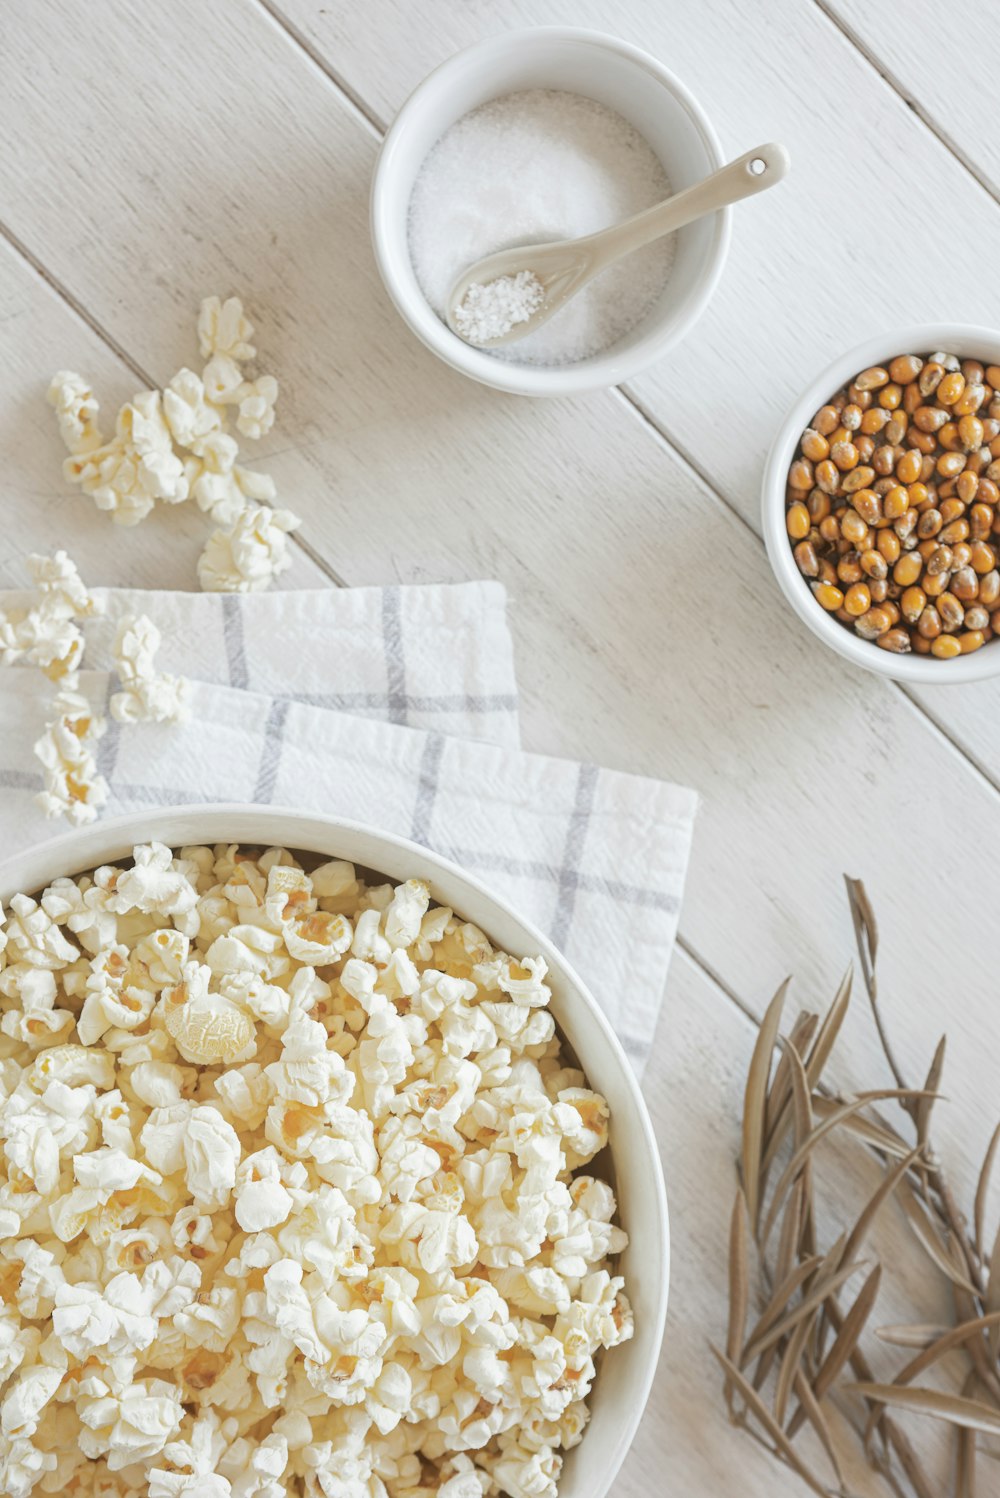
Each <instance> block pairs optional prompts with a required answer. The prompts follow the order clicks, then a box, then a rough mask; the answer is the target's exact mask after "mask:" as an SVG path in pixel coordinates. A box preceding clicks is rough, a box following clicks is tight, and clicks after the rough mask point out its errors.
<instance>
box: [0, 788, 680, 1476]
mask: <svg viewBox="0 0 1000 1498" xmlns="http://www.w3.org/2000/svg"><path fill="white" fill-rule="evenodd" d="M154 840H155V841H158V842H162V843H166V844H167V845H168V847H172V848H177V847H180V846H182V845H184V844H186V843H209V844H211V843H226V842H240V843H249V844H255V845H257V846H258V847H259V846H263V847H271V846H274V845H277V846H280V847H285V848H289V849H292V850H295V849H299V850H301V851H303V852H309V853H319V854H322V855H323V856H324V857H326V858H346V859H349V860H350V861H351V862H352V863H356V864H358V865H359V866H360V867H363V868H366V869H371V870H376V871H378V872H379V873H382V874H385V875H386V876H387V877H389V878H390V879H395V880H403V879H409V878H412V877H418V878H422V879H426V880H427V882H428V883H429V885H430V887H431V894H432V896H433V898H434V899H435V900H436V901H437V902H438V903H440V904H444V905H448V906H450V907H451V908H452V909H453V910H456V911H458V912H459V913H460V914H461V915H463V916H464V917H465V918H466V919H467V920H470V921H473V922H474V923H475V924H476V925H477V926H479V927H481V928H482V930H483V931H485V932H486V934H487V936H489V937H491V938H492V939H493V940H494V942H496V943H497V945H498V946H500V947H502V948H504V949H505V950H506V951H508V952H514V953H517V954H531V955H535V954H536V953H540V954H541V955H542V956H543V957H544V958H545V961H546V962H547V963H548V967H549V979H548V981H549V983H550V984H551V987H552V1010H553V1014H554V1015H555V1018H556V1020H557V1021H558V1024H559V1028H560V1030H561V1031H562V1033H563V1035H564V1036H565V1038H566V1040H567V1041H568V1042H569V1045H570V1047H571V1049H572V1050H573V1052H574V1053H575V1055H576V1057H577V1060H578V1061H579V1064H580V1066H581V1068H582V1069H583V1071H584V1072H585V1073H586V1076H587V1078H588V1080H589V1082H590V1084H591V1085H592V1086H593V1087H594V1088H595V1089H596V1090H597V1091H598V1092H601V1093H603V1095H604V1096H605V1097H606V1098H607V1100H608V1102H609V1104H610V1106H611V1130H610V1153H611V1178H612V1181H613V1184H614V1188H615V1192H616V1195H617V1198H618V1206H619V1216H620V1220H621V1223H622V1225H623V1227H625V1228H626V1230H627V1232H628V1234H629V1245H628V1247H627V1248H626V1250H625V1252H624V1253H623V1254H622V1257H621V1266H622V1273H623V1274H624V1276H625V1279H626V1287H627V1292H628V1295H629V1297H630V1299H631V1301H632V1305H633V1307H634V1310H635V1336H634V1337H633V1338H632V1339H631V1341H629V1342H626V1343H624V1344H623V1345H622V1346H621V1347H616V1348H615V1349H614V1351H613V1352H611V1353H610V1354H609V1355H608V1356H607V1357H606V1358H604V1359H602V1364H601V1367H600V1369H599V1371H598V1375H597V1378H596V1380H595V1383H594V1391H593V1394H592V1396H591V1398H590V1400H589V1401H588V1403H589V1405H590V1410H591V1418H590V1423H589V1424H588V1426H587V1429H586V1432H585V1433H584V1437H583V1442H582V1444H581V1445H580V1446H579V1447H577V1448H576V1449H574V1450H573V1451H570V1452H568V1453H567V1456H566V1465H565V1467H564V1469H563V1473H562V1476H561V1478H560V1480H559V1498H605V1495H606V1494H607V1493H608V1492H609V1490H610V1488H611V1484H612V1483H613V1481H614V1479H615V1475H616V1474H617V1472H618V1469H619V1467H620V1466H621V1464H622V1461H623V1460H624V1458H625V1455H626V1453H627V1451H628V1449H629V1446H630V1445H631V1443H632V1439H633V1437H634V1435H635V1431H636V1427H637V1426H638V1424H639V1420H640V1418H641V1416H642V1412H643V1409H644V1407H645V1404H646V1400H647V1399H648V1397H649V1391H650V1388H651V1386H652V1382H653V1374H654V1372H655V1370H656V1361H657V1357H658V1355H659V1351H660V1343H661V1341H662V1340H663V1326H664V1320H665V1318H666V1313H667V1285H668V1280H669V1274H670V1231H669V1225H668V1221H667V1198H666V1192H665V1191H664V1186H663V1173H662V1170H661V1168H660V1159H659V1153H658V1151H657V1146H656V1138H655V1136H654V1134H653V1126H652V1124H651V1122H650V1119H649V1114H648V1113H647V1111H646V1105H645V1103H644V1102H643V1099H642V1094H641V1092H640V1091H639V1085H638V1083H637V1081H636V1079H635V1075H634V1073H633V1071H632V1068H631V1067H630V1065H629V1063H628V1060H627V1058H626V1056H625V1052H624V1051H623V1050H622V1048H621V1045H620V1044H619V1042H618V1038H617V1036H616V1035H615V1033H614V1031H613V1030H612V1029H611V1026H610V1025H609V1024H608V1021H607V1020H606V1019H605V1017H604V1015H603V1013H602V1012H601V1010H600V1009H599V1008H598V1006H597V1003H596V1001H595V1000H594V999H593V998H592V997H591V995H590V993H589V992H588V991H587V989H586V988H585V987H584V985H583V983H582V982H581V981H580V979H579V978H578V977H577V976H576V974H575V973H574V971H573V969H572V968H571V967H570V966H569V965H568V963H567V962H566V961H565V959H564V958H563V957H562V956H561V955H560V954H559V952H558V951H557V950H556V948H555V947H553V946H552V944H551V942H549V941H548V940H547V938H546V937H544V936H543V935H542V934H541V932H540V931H537V930H536V929H535V927H534V926H532V925H530V924H529V922H527V921H526V920H524V919H523V918H522V917H521V916H519V915H517V914H515V912H514V911H513V910H512V909H511V908H510V906H509V905H507V904H506V903H505V902H504V901H503V900H501V899H498V898H497V896H496V895H494V894H492V893H491V892H490V891H489V890H488V889H487V888H486V886H485V885H483V884H481V883H480V882H479V880H478V879H474V878H473V877H472V876H471V875H469V874H466V873H465V872H464V870H462V869H460V868H459V867H458V866H457V865H456V864H453V863H450V862H449V861H448V860H447V859H444V858H439V857H438V855H437V854H436V853H430V852H428V850H427V849H426V848H421V847H419V846H418V845H417V844H416V843H411V842H407V840H406V839H405V838H401V837H394V836H392V835H391V834H390V833H386V832H377V831H375V830H374V829H373V828H370V827H364V826H362V825H360V824H359V823H357V822H345V821H338V820H337V819H335V818H333V817H321V816H314V815H312V814H311V813H306V812H296V811H293V810H291V809H285V808H283V807H262V806H244V805H233V806H225V805H223V806H178V807H168V808H164V809H161V810H149V811H144V812H133V813H130V814H129V815H127V816H122V817H113V818H109V819H108V820H107V821H104V822H95V823H94V824H93V825H92V826H90V827H82V828H80V829H78V830H77V831H75V832H70V833H67V834H65V835H64V836H62V837H56V838H50V839H49V840H47V841H46V842H43V843H39V844H37V845H36V846H35V847H34V848H31V849H29V850H26V851H25V852H23V853H18V854H15V855H14V857H12V858H9V859H7V860H5V861H4V862H3V863H2V864H0V901H3V903H4V905H6V904H7V902H8V901H9V899H10V897H11V895H12V894H16V893H17V892H18V891H25V892H28V893H30V892H32V891H35V890H39V889H43V888H44V887H45V886H46V885H47V884H50V883H51V882H52V881H53V880H54V879H56V878H57V877H58V876H59V875H61V874H69V875H72V874H78V873H84V872H85V871H87V870H88V869H93V868H95V867H97V865H99V864H102V863H110V862H114V861H116V860H117V859H120V858H127V857H128V856H129V855H130V854H131V852H132V848H133V845H134V844H136V843H145V842H150V841H154Z"/></svg>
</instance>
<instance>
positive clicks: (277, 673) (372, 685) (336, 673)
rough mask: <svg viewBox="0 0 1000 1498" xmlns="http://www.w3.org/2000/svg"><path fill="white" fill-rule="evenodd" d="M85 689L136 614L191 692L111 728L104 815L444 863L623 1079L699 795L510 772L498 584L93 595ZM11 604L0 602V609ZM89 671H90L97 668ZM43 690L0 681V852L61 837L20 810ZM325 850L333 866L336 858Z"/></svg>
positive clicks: (30, 676)
mask: <svg viewBox="0 0 1000 1498" xmlns="http://www.w3.org/2000/svg"><path fill="white" fill-rule="evenodd" d="M104 596H105V599H106V602H107V609H108V613H107V617H106V618H105V619H104V620H97V621H93V622H92V623H88V624H87V626H86V632H87V636H88V652H87V660H88V665H90V666H96V667H97V668H98V669H96V670H94V669H91V670H87V671H85V672H83V673H82V676H81V686H82V689H83V690H84V691H85V692H86V693H87V695H88V696H89V697H90V699H91V700H92V701H96V702H105V701H106V700H107V698H108V697H109V695H110V693H111V692H112V691H113V690H115V688H116V686H117V682H116V680H115V678H114V677H113V676H112V675H110V673H109V672H108V670H107V669H106V668H107V666H108V664H109V650H110V641H111V639H112V638H113V633H114V622H115V620H116V619H117V618H119V617H120V616H121V614H122V613H125V612H130V611H140V610H141V611H142V612H145V613H147V614H148V615H149V616H150V618H152V619H153V620H154V622H155V623H156V624H157V626H158V627H159V628H160V629H161V631H162V632H163V635H164V644H163V647H162V649H161V652H160V655H159V657H158V660H157V666H158V668H159V669H162V670H165V671H173V672H177V671H180V672H183V673H184V674H185V675H187V676H189V677H191V678H192V682H193V686H192V699H191V710H192V715H191V720H190V721H189V722H188V723H186V724H184V725H182V726H166V725H158V724H136V725H125V726H119V725H117V724H113V723H110V724H109V727H108V732H107V734H106V735H105V738H104V739H103V740H102V742H101V756H100V757H101V768H102V770H103V772H104V774H105V775H106V776H107V779H108V782H109V786H110V798H109V804H108V807H107V813H108V814H110V813H114V812H121V811H130V810H136V809H141V808H142V807H143V806H151V805H165V804H169V803H173V802H208V801H220V800H221V801H255V802H259V803H262V804H267V805H287V806H295V807H298V808H301V809H303V810H307V811H318V812H327V813H330V814H332V815H337V816H343V817H348V818H352V819H354V820H357V821H361V822H368V823H371V824H372V825H374V826H377V827H379V828H382V829H384V830H386V831H389V832H395V833H398V834H401V835H403V836H405V837H410V838H413V839H414V840H415V841H417V842H420V843H422V844H424V845H425V846H427V847H429V848H432V849H434V850H435V851H436V852H439V853H441V854H444V855H445V856H446V857H449V858H452V859H454V860H455V861H456V862H457V863H459V864H462V865H463V866H464V867H466V868H467V869H469V870H470V871H471V872H473V873H475V874H476V875H478V876H479V877H480V878H482V879H483V880H484V881H485V882H486V883H488V884H490V885H491V886H493V887H494V888H495V889H496V890H497V892H498V893H499V894H501V895H503V896H504V897H505V898H507V899H509V900H510V901H511V903H512V904H513V905H514V906H515V907H516V908H517V909H518V910H520V911H521V912H522V913H523V914H524V915H525V916H526V917H527V918H528V919H529V920H531V921H533V922H534V923H535V924H537V925H538V926H540V927H541V928H542V929H543V930H544V931H545V932H546V933H547V934H548V935H549V936H550V937H551V938H552V940H553V941H554V942H555V943H556V945H557V946H559V947H560V948H561V949H562V950H563V951H564V952H565V953H566V956H567V957H568V958H569V960H570V961H571V962H572V963H573V965H574V966H575V967H576V968H577V970H578V971H579V973H580V974H581V976H582V977H583V979H584V981H585V982H586V983H587V984H588V986H589V987H590V988H591V989H592V991H593V992H594V994H595V996H596V997H597V999H598V1001H599V1002H600V1003H601V1005H602V1006H603V1008H604V1009H605V1012H606V1013H607V1015H608V1017H609V1019H610V1020H611V1023H612V1025H613V1026H614V1028H615V1030H616V1032H617V1033H618V1035H619V1037H620V1039H621V1041H622V1044H623V1045H624V1047H625V1049H626V1051H627V1053H628V1055H629V1057H630V1059H631V1060H632V1063H633V1065H634V1066H635V1068H636V1070H637V1071H638V1072H641V1071H642V1068H643V1066H644V1064H645V1062H646V1060H647V1058H648V1055H649V1050H650V1047H651V1044H652V1040H653V1035H654V1031H655V1028H656V1021H657V1017H658V1014H659V1009H660V1005H661V1001H662V996H663V989H664V983H665V980H666V974H667V967H668V964H669V961H670V954H671V951H672V948H673V943H674V939H675V935H676V930H677V918H678V912H679V909H680V901H681V895H682V892H683V887H684V877H685V873H686V869H687V861H688V854H689V851H690V843H691V830H692V822H693V818H694V812H695V806H696V797H695V796H694V793H693V792H691V791H688V790H684V789H682V788H680V787H678V786H673V785H668V784H665V783H664V782H661V781H655V780H649V779H644V778H641V777H638V776H633V775H628V774H623V773H621V772H618V771H611V770H604V769H599V768H598V767H597V766H594V765H589V764H577V763H574V762H571V761H567V760H559V759H553V758H549V757H546V756H542V755H536V754H530V753H525V752H523V751H522V750H520V749H519V748H518V747H517V744H518V726H517V699H516V688H515V684H514V675H513V652H512V648H511V641H510V636H509V632H508V630H507V626H506V616H505V596H504V591H503V589H502V587H501V586H500V585H499V584H497V583H472V584H460V585H454V586H428V587H400V588H385V589H373V588H365V589H350V590H346V589H345V590H336V589H329V590H320V591H316V592H312V591H310V592H289V593H269V594H264V595H255V596H252V597H249V598H242V597H234V596H225V595H213V594H197V595H185V594H176V593H174V594H172V593H155V592H153V593H148V592H145V593H141V594H140V593H130V592H125V591H117V590H107V592H106V593H105V595H104ZM13 597H14V595H6V594H2V593H0V609H3V608H5V607H7V606H8V604H9V602H10V601H11V599H12V598H13ZM101 668H103V669H101ZM50 692H51V688H50V686H49V683H48V682H46V681H45V679H44V677H42V676H41V673H40V672H38V671H37V670H36V669H34V668H32V667H19V666H16V667H14V668H12V669H9V670H4V671H2V672H0V827H2V829H3V840H4V846H5V851H6V852H7V853H8V854H9V853H10V852H12V851H15V850H16V849H17V848H18V847H21V846H24V845H25V844H27V843H30V842H35V841H37V840H38V839H39V838H42V837H45V836H47V835H51V834H52V833H53V832H54V831H57V830H61V829H60V828H58V827H54V826H53V824H51V823H47V822H46V821H45V819H44V818H43V817H42V815H41V813H40V812H39V811H38V810H37V808H36V807H35V806H34V802H33V795H34V794H35V793H36V792H37V791H38V790H39V789H40V787H41V777H40V775H39V774H38V771H37V764H36V762H35V760H34V758H33V755H32V749H31V746H32V744H33V743H34V741H35V739H36V738H37V737H38V735H39V734H40V733H41V731H42V729H43V727H44V723H45V718H46V703H47V701H48V698H49V695H50ZM335 851H336V850H335V849H331V852H335Z"/></svg>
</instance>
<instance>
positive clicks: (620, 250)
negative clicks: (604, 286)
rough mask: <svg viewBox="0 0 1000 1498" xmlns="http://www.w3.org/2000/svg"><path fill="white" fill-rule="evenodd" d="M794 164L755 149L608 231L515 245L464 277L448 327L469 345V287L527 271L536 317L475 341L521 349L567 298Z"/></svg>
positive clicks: (770, 149)
mask: <svg viewBox="0 0 1000 1498" xmlns="http://www.w3.org/2000/svg"><path fill="white" fill-rule="evenodd" d="M790 164H791V163H790V160H789V156H788V152H787V151H786V150H785V148H784V146H779V145H776V144H774V143H773V142H772V143H771V144H770V145H766V146H758V147H757V149H756V150H755V151H748V152H747V153H746V155H745V156H740V157H739V159H738V160H736V161H731V162H730V163H729V165H728V166H724V167H722V168H720V170H719V171H717V172H713V173H712V175H711V176H710V177H706V178H705V180H704V181H703V182H698V183H696V184H695V186H694V187H687V188H685V189H684V191H683V192H678V193H675V194H674V195H673V197H671V198H667V199H666V200H665V201H664V202H662V203H657V204H656V205H655V206H654V207H652V208H646V209H644V211H643V212H642V213H636V214H634V215H633V217H632V218H627V219H625V220H624V222H623V223H620V224H615V225H613V226H612V228H610V229H602V230H601V231H600V233H599V234H587V235H585V236H584V237H583V238H582V239H562V240H555V241H553V242H552V243H550V244H525V245H518V246H516V247H515V248H514V249H512V250H499V251H497V253H496V254H494V255H487V256H486V258H485V259H484V260H477V261H476V263H475V265H473V266H470V268H469V269H468V270H467V271H464V272H463V274H462V275H461V276H459V278H458V280H457V281H456V282H455V284H454V286H453V287H452V288H451V293H450V295H449V297H448V326H449V328H451V330H452V332H453V333H457V334H458V336H459V338H463V339H464V340H465V342H467V343H471V342H473V339H472V338H470V337H469V335H468V332H466V333H463V332H462V331H461V328H460V327H459V326H458V324H457V323H456V314H457V312H458V309H459V308H460V307H461V305H462V303H463V302H464V301H465V298H466V295H467V294H468V291H469V289H470V287H472V286H483V287H488V286H489V285H490V284H491V283H492V282H494V281H499V280H500V279H501V277H511V278H513V277H515V276H517V275H519V274H520V273H521V272H522V271H528V272H529V273H530V274H531V275H533V276H534V277H535V278H536V280H537V281H538V282H539V283H540V285H541V292H542V297H541V300H540V302H539V304H538V306H537V307H536V308H535V310H534V311H533V312H531V313H530V314H529V316H527V317H526V318H525V319H524V320H523V321H522V322H518V323H515V324H514V325H513V326H512V327H511V328H510V329H509V331H507V332H505V333H503V334H502V335H501V336H500V337H499V338H491V339H488V340H483V341H481V342H480V341H479V340H476V341H475V344H476V347H477V348H499V347H500V346H501V345H502V344H507V343H516V342H517V340H518V339H519V338H526V337H527V335H528V334H529V333H533V332H534V331H535V329H536V328H540V327H541V325H542V323H545V322H548V320H549V318H550V317H554V316H555V314H556V313H557V312H558V311H559V310H560V309H561V308H562V307H565V305H566V303H567V302H568V301H569V299H570V297H573V296H576V294H577V292H578V291H580V290H581V289H582V288H583V287H584V286H586V284H587V282H588V281H592V280H593V278H594V277H595V276H599V275H600V273H601V271H603V270H607V268H608V266H609V265H611V264H612V263H613V262H614V261H615V260H620V259H621V258H622V257H623V256H624V255H631V254H632V252H633V250H640V249H642V247H643V245H647V244H650V243H652V241H653V240H654V239H662V238H663V236H664V235H665V234H673V233H674V231H675V230H676V229H682V228H683V227H684V225H685V224H691V223H693V222H694V220H695V219H699V218H704V217H705V215H706V214H708V213H716V212H717V211H718V210H719V209H720V208H725V207H727V205H728V204H730V203H738V202H740V200H741V199H742V198H750V197H753V196H754V194H755V193H759V192H764V191H766V189H767V188H769V187H773V186H774V184H775V183H776V182H780V181H781V180H782V178H783V177H784V176H786V175H787V172H788V168H789V166H790Z"/></svg>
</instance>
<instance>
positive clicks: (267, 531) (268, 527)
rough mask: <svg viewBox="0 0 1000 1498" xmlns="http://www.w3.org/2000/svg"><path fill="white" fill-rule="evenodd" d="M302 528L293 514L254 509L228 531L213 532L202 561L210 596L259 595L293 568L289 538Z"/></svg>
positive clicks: (265, 507)
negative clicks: (223, 594)
mask: <svg viewBox="0 0 1000 1498" xmlns="http://www.w3.org/2000/svg"><path fill="white" fill-rule="evenodd" d="M301 524H302V522H301V520H300V519H299V517H298V516H297V515H293V514H292V512H291V510H275V509H272V508H271V507H270V505H250V506H248V507H247V508H246V509H245V510H244V511H243V512H242V513H241V514H240V515H238V516H237V518H236V520H235V521H234V522H233V524H232V525H231V526H230V527H229V529H228V530H217V531H213V532H212V535H211V536H210V537H209V540H208V544H207V545H206V547H205V550H204V551H203V552H202V554H201V556H200V557H199V559H198V581H199V582H200V583H201V586H202V587H203V588H204V589H205V591H206V592H209V593H255V592H259V591H260V590H261V589H262V588H266V587H268V585H269V584H270V583H271V582H272V581H273V580H274V578H276V577H278V576H279V575H280V574H281V573H282V572H287V570H288V568H289V567H290V566H291V565H292V559H291V557H290V556H289V555H288V535H289V533H290V532H291V531H294V530H297V529H298V528H299V526H300V525H301Z"/></svg>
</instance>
